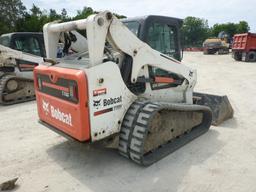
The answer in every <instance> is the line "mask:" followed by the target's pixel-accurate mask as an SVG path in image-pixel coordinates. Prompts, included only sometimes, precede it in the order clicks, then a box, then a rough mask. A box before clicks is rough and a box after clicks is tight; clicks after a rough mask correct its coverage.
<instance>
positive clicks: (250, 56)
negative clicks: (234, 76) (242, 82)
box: [246, 51, 256, 62]
mask: <svg viewBox="0 0 256 192" xmlns="http://www.w3.org/2000/svg"><path fill="white" fill-rule="evenodd" d="M246 61H248V62H254V61H256V52H255V51H250V52H249V53H247V55H246Z"/></svg>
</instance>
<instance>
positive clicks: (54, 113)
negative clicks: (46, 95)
mask: <svg viewBox="0 0 256 192" xmlns="http://www.w3.org/2000/svg"><path fill="white" fill-rule="evenodd" d="M42 101H43V103H42V106H43V110H44V112H45V114H46V115H48V114H50V115H51V117H52V118H54V119H57V120H59V121H61V122H62V123H65V124H67V125H70V126H72V116H71V114H70V113H64V112H62V111H61V110H60V109H59V108H55V107H54V106H52V105H51V104H50V103H49V102H46V101H44V100H42Z"/></svg>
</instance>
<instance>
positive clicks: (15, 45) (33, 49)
mask: <svg viewBox="0 0 256 192" xmlns="http://www.w3.org/2000/svg"><path fill="white" fill-rule="evenodd" d="M72 35H73V36H75V38H74V37H73V39H72ZM64 36H65V37H66V38H65V40H64ZM59 41H60V42H62V41H63V42H65V43H66V45H71V42H72V46H71V48H72V50H73V51H82V50H84V49H86V48H87V47H85V46H86V45H87V43H86V39H85V38H84V37H83V36H82V35H80V34H79V33H78V32H75V31H73V32H71V33H70V32H69V33H68V34H67V33H62V35H61V37H60V40H59ZM57 49H58V48H57V47H56V50H57ZM67 51H68V50H66V52H67ZM64 52H65V47H64ZM61 54H62V53H61ZM45 56H46V55H45V47H44V39H43V33H34V32H16V33H9V34H4V35H2V36H1V37H0V104H2V105H10V104H15V103H21V102H25V101H30V100H34V99H35V91H34V82H33V70H34V68H35V67H36V66H38V65H39V64H40V63H42V62H43V61H44V59H43V58H44V57H45ZM55 57H57V53H56V56H55Z"/></svg>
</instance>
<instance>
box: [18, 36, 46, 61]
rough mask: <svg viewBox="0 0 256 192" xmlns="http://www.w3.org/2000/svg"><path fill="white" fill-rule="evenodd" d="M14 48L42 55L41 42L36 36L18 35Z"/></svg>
mask: <svg viewBox="0 0 256 192" xmlns="http://www.w3.org/2000/svg"><path fill="white" fill-rule="evenodd" d="M14 48H15V49H16V50H18V51H22V52H25V53H30V54H33V55H37V56H41V49H40V44H39V41H38V39H37V38H35V37H16V38H15V40H14Z"/></svg>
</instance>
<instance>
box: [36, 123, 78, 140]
mask: <svg viewBox="0 0 256 192" xmlns="http://www.w3.org/2000/svg"><path fill="white" fill-rule="evenodd" d="M38 123H40V124H41V125H43V126H45V127H47V128H48V129H50V130H52V131H54V132H55V133H57V134H59V135H61V136H63V137H65V138H66V139H68V140H71V141H78V140H76V139H75V138H73V137H71V136H69V135H68V134H66V133H65V132H63V131H61V130H59V129H57V128H56V127H54V126H52V125H50V124H48V123H46V122H44V121H42V120H38Z"/></svg>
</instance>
